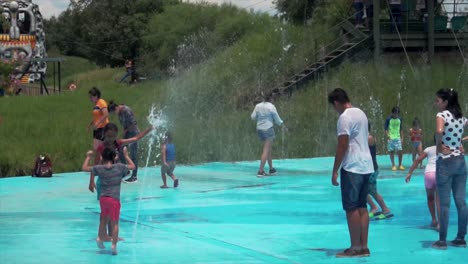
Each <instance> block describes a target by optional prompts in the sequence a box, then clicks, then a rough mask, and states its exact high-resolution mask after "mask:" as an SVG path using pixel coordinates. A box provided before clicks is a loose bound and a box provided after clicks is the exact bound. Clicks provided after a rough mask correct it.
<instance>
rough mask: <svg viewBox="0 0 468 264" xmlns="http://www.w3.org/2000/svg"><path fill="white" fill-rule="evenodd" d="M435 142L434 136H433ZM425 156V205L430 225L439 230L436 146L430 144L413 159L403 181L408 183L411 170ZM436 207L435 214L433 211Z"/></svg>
mask: <svg viewBox="0 0 468 264" xmlns="http://www.w3.org/2000/svg"><path fill="white" fill-rule="evenodd" d="M434 143H435V138H434ZM425 158H427V164H426V170H425V171H424V185H425V186H426V194H427V207H428V209H429V213H430V214H431V218H432V221H431V227H432V228H436V229H437V230H439V222H438V220H437V219H438V216H439V214H440V207H439V197H438V196H437V191H436V160H437V147H436V146H435V145H434V146H430V147H427V148H426V149H424V152H423V153H422V154H421V155H420V156H419V157H418V159H416V160H415V161H413V165H411V168H410V169H409V171H408V174H407V175H406V178H405V181H406V183H409V182H410V181H411V175H412V174H413V171H414V170H415V169H416V167H417V166H418V164H421V163H422V161H423V160H424V159H425ZM436 208H437V215H436V213H435V211H436Z"/></svg>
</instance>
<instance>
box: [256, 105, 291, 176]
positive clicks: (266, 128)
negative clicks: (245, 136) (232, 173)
mask: <svg viewBox="0 0 468 264" xmlns="http://www.w3.org/2000/svg"><path fill="white" fill-rule="evenodd" d="M271 101H272V98H271V97H267V98H265V100H264V101H262V102H261V103H258V104H257V105H255V109H254V110H253V112H252V114H251V115H250V117H251V118H252V120H255V121H257V135H258V137H259V138H260V140H261V141H262V142H263V151H262V157H261V161H260V168H259V169H258V173H257V176H258V177H264V176H266V175H267V174H266V173H265V171H264V167H265V163H266V161H267V160H268V165H269V167H270V171H269V174H270V175H271V174H275V173H276V169H275V168H273V160H272V158H271V146H272V144H273V139H274V138H275V130H274V128H273V127H274V125H275V124H277V125H279V126H281V125H282V124H283V120H281V118H280V116H279V115H278V111H276V107H275V106H274V105H273V104H272V103H271Z"/></svg>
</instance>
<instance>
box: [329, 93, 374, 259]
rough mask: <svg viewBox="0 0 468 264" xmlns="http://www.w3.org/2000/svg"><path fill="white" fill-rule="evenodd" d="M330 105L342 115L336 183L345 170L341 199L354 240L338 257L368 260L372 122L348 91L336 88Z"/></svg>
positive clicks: (331, 94) (336, 164) (334, 171)
mask: <svg viewBox="0 0 468 264" xmlns="http://www.w3.org/2000/svg"><path fill="white" fill-rule="evenodd" d="M328 102H329V103H330V104H332V105H333V107H334V108H335V110H336V111H337V112H338V113H339V114H340V117H339V118H338V127H337V134H338V146H337V148H336V154H335V162H334V165H333V175H332V184H333V185H334V186H338V185H340V183H338V169H340V167H341V171H340V174H341V180H340V182H341V200H342V204H343V209H344V210H345V211H346V219H347V222H348V229H349V234H350V238H351V247H350V248H348V249H346V250H345V251H343V252H340V253H337V254H336V257H337V258H346V257H367V256H369V255H370V251H369V248H368V247H367V238H368V231H369V214H368V212H367V205H366V197H367V193H368V185H369V176H370V174H371V173H373V172H374V167H373V163H372V156H371V154H370V151H369V145H368V141H367V140H368V135H369V131H368V121H367V116H366V114H364V112H363V111H362V110H361V109H359V108H356V107H353V106H352V104H351V103H350V100H349V98H348V95H347V94H346V91H344V90H343V89H341V88H336V89H335V90H333V91H332V92H331V93H330V94H329V95H328Z"/></svg>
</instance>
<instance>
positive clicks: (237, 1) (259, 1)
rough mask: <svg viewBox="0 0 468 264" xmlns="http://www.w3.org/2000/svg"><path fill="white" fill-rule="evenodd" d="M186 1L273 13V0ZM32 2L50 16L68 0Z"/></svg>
mask: <svg viewBox="0 0 468 264" xmlns="http://www.w3.org/2000/svg"><path fill="white" fill-rule="evenodd" d="M185 1H187V2H200V1H204V2H209V3H217V4H222V3H232V4H234V5H237V6H239V7H243V8H247V9H249V10H250V9H253V10H255V11H259V12H268V13H269V14H275V13H276V10H275V8H274V4H273V0H185ZM32 2H33V3H35V4H37V5H38V6H39V10H40V11H41V14H42V17H44V18H50V17H52V16H58V15H59V14H60V13H61V12H62V11H64V10H65V9H67V7H68V4H69V2H70V0H32Z"/></svg>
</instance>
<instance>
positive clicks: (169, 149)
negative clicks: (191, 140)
mask: <svg viewBox="0 0 468 264" xmlns="http://www.w3.org/2000/svg"><path fill="white" fill-rule="evenodd" d="M174 160H175V146H174V144H173V143H166V162H169V161H174Z"/></svg>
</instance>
